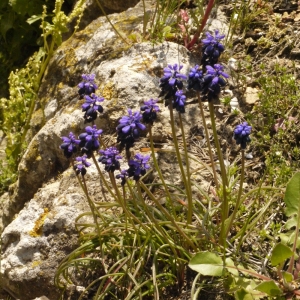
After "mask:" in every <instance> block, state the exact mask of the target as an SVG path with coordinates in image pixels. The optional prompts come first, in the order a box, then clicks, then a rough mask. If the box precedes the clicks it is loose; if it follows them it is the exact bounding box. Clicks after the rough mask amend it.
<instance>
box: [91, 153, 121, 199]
mask: <svg viewBox="0 0 300 300" xmlns="http://www.w3.org/2000/svg"><path fill="white" fill-rule="evenodd" d="M92 159H93V162H94V164H95V166H96V168H97V171H98V173H99V175H100V177H101V180H102V182H103V183H104V185H105V187H106V188H107V190H108V191H109V193H110V194H111V196H112V197H113V198H114V199H115V201H116V202H118V200H119V199H118V198H117V196H116V195H115V194H114V192H113V191H112V189H111V188H110V186H109V185H108V183H107V181H106V179H105V177H104V175H103V174H102V171H101V170H100V167H99V165H98V162H97V160H96V158H95V155H94V153H93V154H92Z"/></svg>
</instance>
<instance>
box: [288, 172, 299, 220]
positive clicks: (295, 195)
mask: <svg viewBox="0 0 300 300" xmlns="http://www.w3.org/2000/svg"><path fill="white" fill-rule="evenodd" d="M284 202H285V204H286V210H285V214H286V215H287V216H288V217H291V216H293V215H297V216H298V218H300V173H299V172H298V173H296V174H295V175H294V176H293V178H292V179H291V180H290V182H289V183H288V185H287V187H286V192H285V196H284Z"/></svg>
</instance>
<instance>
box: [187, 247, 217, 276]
mask: <svg viewBox="0 0 300 300" xmlns="http://www.w3.org/2000/svg"><path fill="white" fill-rule="evenodd" d="M189 267H190V268H191V269H192V270H194V271H197V272H198V273H201V274H202V275H205V276H222V274H223V261H222V258H221V257H219V256H217V255H216V254H214V253H211V252H201V253H197V254H196V255H195V256H194V257H193V258H192V259H191V260H190V263H189Z"/></svg>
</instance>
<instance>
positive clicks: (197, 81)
mask: <svg viewBox="0 0 300 300" xmlns="http://www.w3.org/2000/svg"><path fill="white" fill-rule="evenodd" d="M202 85H203V72H202V70H201V69H200V66H199V65H195V67H193V68H191V70H190V73H189V77H188V86H187V88H188V89H189V90H190V89H193V90H195V91H201V90H202Z"/></svg>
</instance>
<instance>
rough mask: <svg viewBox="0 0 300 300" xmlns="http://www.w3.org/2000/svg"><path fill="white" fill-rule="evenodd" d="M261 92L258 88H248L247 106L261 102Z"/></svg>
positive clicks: (246, 92) (246, 95) (246, 94)
mask: <svg viewBox="0 0 300 300" xmlns="http://www.w3.org/2000/svg"><path fill="white" fill-rule="evenodd" d="M258 92H259V90H258V89H257V88H252V87H250V86H248V87H247V88H246V91H245V95H244V97H245V103H246V104H247V105H253V104H254V103H255V102H257V101H258V100H259V96H258Z"/></svg>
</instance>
